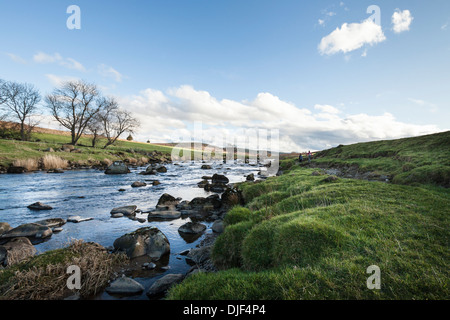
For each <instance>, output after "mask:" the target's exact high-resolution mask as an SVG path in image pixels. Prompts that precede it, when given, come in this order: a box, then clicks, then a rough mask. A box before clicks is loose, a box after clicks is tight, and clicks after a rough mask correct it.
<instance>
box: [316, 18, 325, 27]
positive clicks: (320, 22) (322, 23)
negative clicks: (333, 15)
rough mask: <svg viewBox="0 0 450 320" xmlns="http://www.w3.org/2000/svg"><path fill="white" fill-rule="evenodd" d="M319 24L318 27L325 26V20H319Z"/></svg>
mask: <svg viewBox="0 0 450 320" xmlns="http://www.w3.org/2000/svg"><path fill="white" fill-rule="evenodd" d="M317 22H318V23H319V25H321V26H323V25H324V24H325V20H322V19H319V20H318V21H317Z"/></svg>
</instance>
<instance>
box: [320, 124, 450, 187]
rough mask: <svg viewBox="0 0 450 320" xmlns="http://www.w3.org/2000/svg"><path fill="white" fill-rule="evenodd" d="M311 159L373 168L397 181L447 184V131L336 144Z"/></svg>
mask: <svg viewBox="0 0 450 320" xmlns="http://www.w3.org/2000/svg"><path fill="white" fill-rule="evenodd" d="M314 163H315V164H316V165H322V166H328V167H347V168H348V167H354V168H357V169H358V170H359V171H360V172H368V171H372V172H375V173H377V174H382V175H387V176H390V177H391V180H392V182H393V183H398V184H410V185H419V184H423V183H426V184H434V185H440V186H446V187H450V131H447V132H442V133H437V134H432V135H426V136H420V137H413V138H405V139H397V140H388V141H374V142H368V143H357V144H353V145H348V146H338V147H336V148H332V149H328V150H324V151H321V152H319V153H317V154H316V155H315V156H314Z"/></svg>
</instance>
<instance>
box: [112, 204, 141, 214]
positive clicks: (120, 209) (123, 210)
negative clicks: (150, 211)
mask: <svg viewBox="0 0 450 320" xmlns="http://www.w3.org/2000/svg"><path fill="white" fill-rule="evenodd" d="M136 209H137V206H125V207H118V208H114V209H112V210H111V212H110V213H111V216H112V215H115V214H118V213H121V214H123V215H124V216H132V215H134V214H135V213H136Z"/></svg>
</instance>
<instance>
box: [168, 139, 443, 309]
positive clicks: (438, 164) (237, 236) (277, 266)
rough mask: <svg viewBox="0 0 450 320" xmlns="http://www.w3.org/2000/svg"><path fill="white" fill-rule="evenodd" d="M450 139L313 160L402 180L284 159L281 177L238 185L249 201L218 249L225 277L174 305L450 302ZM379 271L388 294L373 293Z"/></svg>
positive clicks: (204, 281) (198, 282)
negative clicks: (336, 173)
mask: <svg viewBox="0 0 450 320" xmlns="http://www.w3.org/2000/svg"><path fill="white" fill-rule="evenodd" d="M449 141H450V137H449V132H446V133H441V134H436V135H430V136H424V137H417V138H410V139H400V140H394V141H379V142H370V143H361V144H355V145H351V146H339V147H337V148H333V149H330V150H325V151H323V152H320V153H319V154H318V155H317V157H316V158H315V159H314V162H320V163H321V164H322V165H323V166H324V167H329V166H341V167H346V166H357V167H358V169H359V170H368V171H380V172H383V173H385V174H389V175H391V176H392V179H393V181H394V182H397V183H398V184H393V183H384V182H371V181H366V180H356V179H344V178H336V177H334V178H329V176H328V175H326V174H324V173H323V171H322V170H321V169H317V168H308V167H305V166H300V165H298V164H296V163H295V159H286V160H283V161H282V167H283V169H284V170H285V171H284V174H283V175H282V176H279V177H272V178H269V179H267V180H266V181H263V182H257V183H248V182H246V183H243V184H241V185H240V186H239V188H240V189H241V190H242V193H243V196H244V198H245V203H246V205H245V206H244V207H239V206H237V207H234V208H233V209H232V210H231V211H230V212H229V213H228V214H227V215H226V218H225V224H226V229H225V232H224V233H223V234H222V235H220V236H219V237H218V239H217V240H216V242H215V244H214V247H213V249H212V259H213V261H214V263H215V265H216V266H217V267H218V268H220V269H221V271H219V272H217V273H197V274H194V275H192V276H190V277H188V278H187V279H186V280H185V281H184V282H183V283H181V284H180V285H177V286H176V287H173V288H172V289H171V290H170V293H169V299H252V300H253V299H255V300H257V299H283V300H284V299H449V298H450V290H449V279H450V273H449V268H448V266H449V264H450V248H449V243H450V234H449V230H450V220H449V214H450V190H449V189H446V188H442V187H439V186H435V185H434V184H439V183H438V182H440V181H441V180H439V177H440V172H444V174H448V172H449V171H448V166H449V162H448V161H449V157H448V155H449ZM405 166H407V167H405ZM441 170H442V171H441ZM429 173H431V176H432V177H437V178H438V179H436V178H431V179H429V178H425V177H428V175H429ZM447 177H448V176H447ZM400 183H405V184H406V185H404V184H400ZM410 184H414V185H410ZM371 265H377V266H378V267H379V268H380V270H381V290H371V289H368V288H367V278H368V277H369V276H370V274H368V273H367V268H368V267H369V266H371Z"/></svg>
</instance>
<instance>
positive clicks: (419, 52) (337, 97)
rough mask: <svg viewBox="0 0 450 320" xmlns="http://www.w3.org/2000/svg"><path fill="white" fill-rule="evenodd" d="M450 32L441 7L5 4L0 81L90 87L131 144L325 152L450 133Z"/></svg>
mask: <svg viewBox="0 0 450 320" xmlns="http://www.w3.org/2000/svg"><path fill="white" fill-rule="evenodd" d="M71 5H76V6H78V8H79V9H80V14H79V16H77V18H78V17H79V20H73V18H74V17H75V16H73V14H74V13H75V12H74V11H71V10H69V13H68V12H67V9H68V7H69V6H71ZM68 20H69V25H70V24H71V23H72V24H73V23H74V22H79V27H80V28H79V29H77V28H75V29H70V28H68ZM449 23H450V1H448V0H434V1H417V0H408V1H400V0H384V1H375V0H371V1H365V0H357V1H356V0H354V1H350V0H347V1H330V0H323V1H300V0H280V1H274V0H270V1H269V0H227V1H224V0H221V1H220V0H179V1H175V0H165V1H162V0H160V1H133V0H128V1H81V0H71V1H63V0H53V1H50V0H41V1H23V0H15V1H4V0H0V30H1V31H0V37H1V39H2V40H1V42H0V78H1V79H4V80H11V81H18V82H27V83H32V84H34V85H35V86H36V87H37V88H38V89H39V90H40V92H41V94H42V96H45V95H46V94H49V93H51V92H52V90H54V88H55V87H57V86H59V85H61V83H62V82H64V81H67V80H77V79H82V80H85V81H88V82H91V83H95V84H97V85H98V87H99V88H100V89H101V91H102V93H103V94H104V95H108V96H114V97H115V98H116V99H117V100H118V101H119V102H120V105H121V107H122V108H124V109H127V110H130V111H131V112H133V114H134V115H135V116H136V117H137V118H138V119H139V120H140V122H141V127H140V129H139V130H138V131H137V132H136V134H134V138H135V140H139V141H147V140H150V141H151V142H171V141H178V140H180V139H182V138H184V137H187V136H193V135H194V132H193V128H194V127H196V128H198V127H199V123H201V128H202V132H201V135H200V137H198V135H199V134H198V131H197V132H196V133H195V135H197V136H194V139H197V140H198V139H199V138H202V139H203V140H204V142H207V143H216V144H220V141H223V137H224V136H228V137H229V136H234V135H244V136H245V135H251V133H252V132H255V130H256V131H257V130H263V131H258V132H265V131H264V130H267V132H269V135H270V133H272V134H273V136H276V135H278V136H279V141H278V145H279V149H280V151H284V152H291V151H294V152H300V151H307V150H322V149H326V148H330V147H334V146H337V145H339V144H350V143H356V142H364V141H372V140H380V139H395V138H401V137H410V136H417V135H422V134H428V133H434V132H441V131H446V130H449V127H450V125H449V123H450V122H449V119H450V105H449V95H450V94H449V92H450V25H449ZM42 104H43V105H44V103H42ZM41 117H42V120H41V126H46V127H52V128H57V125H56V124H55V122H54V121H52V119H51V117H50V116H49V115H48V114H47V113H46V112H45V111H44V112H42V114H41ZM275 132H276V133H277V134H276V135H275V134H274V133H275Z"/></svg>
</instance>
